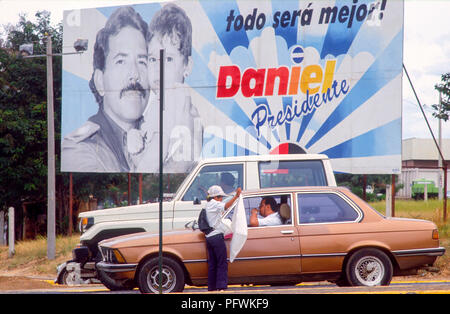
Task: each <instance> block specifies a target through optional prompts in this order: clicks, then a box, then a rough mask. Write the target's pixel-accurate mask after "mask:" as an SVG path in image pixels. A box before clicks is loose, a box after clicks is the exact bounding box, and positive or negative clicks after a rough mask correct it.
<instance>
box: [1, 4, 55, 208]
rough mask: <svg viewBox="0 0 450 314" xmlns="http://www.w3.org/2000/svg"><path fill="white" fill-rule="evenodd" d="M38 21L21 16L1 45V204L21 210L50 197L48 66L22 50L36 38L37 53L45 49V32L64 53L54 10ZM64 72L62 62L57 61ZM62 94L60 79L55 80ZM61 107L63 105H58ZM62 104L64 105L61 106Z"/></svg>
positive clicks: (43, 60) (39, 15) (38, 15)
mask: <svg viewBox="0 0 450 314" xmlns="http://www.w3.org/2000/svg"><path fill="white" fill-rule="evenodd" d="M36 17H37V19H38V20H37V23H36V24H34V23H32V22H30V21H27V19H26V16H21V17H20V21H19V23H18V24H17V25H15V26H11V25H10V26H9V27H8V34H7V37H6V41H5V42H4V43H3V46H2V47H0V208H6V207H9V206H14V207H15V208H20V207H19V206H20V204H21V203H23V202H33V201H34V202H37V201H42V200H44V199H45V197H43V195H46V193H45V191H46V173H47V168H46V162H45V160H46V151H47V146H46V145H47V138H46V136H47V131H46V127H47V121H46V90H47V89H46V64H45V58H44V59H42V60H41V59H23V58H21V57H20V56H19V54H18V48H19V46H20V45H21V44H23V43H29V42H32V43H33V44H34V50H35V52H37V53H41V52H43V51H45V43H44V42H43V39H44V38H45V36H46V33H49V34H52V37H54V38H55V42H56V43H57V44H56V45H55V52H57V51H61V43H62V40H61V38H62V33H61V29H60V28H59V29H56V28H53V27H51V26H50V23H49V21H50V13H48V12H45V11H44V12H38V13H37V14H36ZM54 64H55V65H54V71H59V72H60V71H61V61H60V60H59V62H55V63H54ZM55 85H56V86H57V88H55V90H57V91H59V92H57V93H56V94H57V96H58V95H59V99H60V97H61V96H60V95H61V93H60V91H61V80H60V79H59V80H55ZM55 107H58V106H55ZM59 107H60V106H59Z"/></svg>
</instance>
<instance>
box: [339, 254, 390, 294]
mask: <svg viewBox="0 0 450 314" xmlns="http://www.w3.org/2000/svg"><path fill="white" fill-rule="evenodd" d="M392 274H393V267H392V263H391V260H390V259H389V257H388V256H387V255H386V254H385V253H384V252H382V251H380V250H378V249H372V248H369V249H361V250H359V251H357V252H355V253H354V254H353V255H352V256H351V257H350V258H349V260H348V262H347V266H346V277H347V281H348V283H349V284H350V285H352V286H387V285H389V283H390V282H391V279H392Z"/></svg>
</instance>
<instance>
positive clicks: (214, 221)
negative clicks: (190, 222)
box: [205, 185, 241, 291]
mask: <svg viewBox="0 0 450 314" xmlns="http://www.w3.org/2000/svg"><path fill="white" fill-rule="evenodd" d="M240 195H241V188H239V187H238V188H237V189H236V194H235V195H234V196H233V198H232V199H230V200H229V201H228V202H226V203H224V202H223V198H224V197H225V196H227V195H226V194H225V192H224V191H223V190H222V188H221V187H220V186H218V185H213V186H211V187H210V188H209V189H208V197H207V201H208V203H207V204H206V208H205V209H206V217H207V219H208V223H209V225H210V226H211V227H213V228H214V230H213V231H211V232H210V233H209V234H207V235H206V248H207V250H208V291H214V290H219V291H221V290H225V289H226V288H227V286H228V264H227V247H226V246H225V239H224V233H225V232H226V230H227V227H226V226H225V225H224V224H223V223H222V216H223V214H224V212H225V210H227V209H228V208H230V206H232V205H233V203H234V202H235V201H236V200H237V199H238V198H239V196H240Z"/></svg>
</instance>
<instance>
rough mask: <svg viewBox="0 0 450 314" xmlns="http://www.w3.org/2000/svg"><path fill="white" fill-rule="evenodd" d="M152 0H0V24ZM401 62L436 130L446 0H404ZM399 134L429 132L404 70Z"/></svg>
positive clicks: (449, 60)
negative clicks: (40, 14) (43, 12)
mask: <svg viewBox="0 0 450 314" xmlns="http://www.w3.org/2000/svg"><path fill="white" fill-rule="evenodd" d="M149 2H155V1H152V0H76V1H74V0H0V12H1V13H0V25H6V24H8V23H12V24H15V23H17V21H18V19H19V14H20V13H25V14H27V16H28V18H29V19H31V20H33V18H34V14H35V13H36V12H37V11H41V10H44V9H45V10H47V11H50V12H51V20H52V23H54V24H57V23H59V22H60V21H62V17H63V11H64V10H71V9H80V8H95V7H103V6H117V5H124V4H138V3H149ZM404 2H405V12H404V46H403V47H404V52H403V63H404V65H405V67H406V69H407V71H408V73H409V75H410V77H411V80H412V83H413V85H414V88H415V90H416V93H417V95H418V97H419V100H420V102H421V103H422V105H424V106H425V112H426V115H427V117H428V120H429V122H430V125H431V128H432V130H433V132H434V134H435V136H436V137H437V136H438V120H437V119H435V118H433V117H432V110H431V105H433V104H437V103H438V102H439V94H438V92H437V91H436V90H435V89H434V85H435V84H438V83H440V82H441V75H442V74H444V73H447V72H450V34H449V32H450V31H449V29H450V27H449V26H450V21H449V20H448V12H450V0H404ZM402 94H403V96H402V97H403V104H402V110H403V122H402V123H403V127H402V137H403V139H407V138H412V137H416V138H431V133H430V131H429V130H428V127H427V125H426V122H425V120H424V118H423V115H422V112H421V111H420V108H419V106H418V104H417V100H416V98H415V96H414V94H413V92H412V88H411V85H410V83H409V81H408V79H407V77H406V75H403V91H402ZM442 137H443V138H450V121H447V122H444V121H443V122H442Z"/></svg>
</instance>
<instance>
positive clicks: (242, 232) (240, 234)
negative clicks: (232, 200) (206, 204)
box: [230, 196, 248, 263]
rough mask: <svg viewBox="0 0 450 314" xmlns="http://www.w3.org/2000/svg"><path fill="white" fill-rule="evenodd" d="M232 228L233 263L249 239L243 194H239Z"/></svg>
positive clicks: (231, 258)
mask: <svg viewBox="0 0 450 314" xmlns="http://www.w3.org/2000/svg"><path fill="white" fill-rule="evenodd" d="M231 230H232V231H233V238H232V239H231V244H230V263H233V261H234V259H235V258H236V256H237V255H238V254H239V252H240V251H241V249H242V247H243V246H244V244H245V241H247V234H248V228H247V218H246V215H245V207H244V201H243V199H242V196H239V199H238V202H237V206H236V208H235V209H234V213H233V219H232V223H231Z"/></svg>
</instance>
